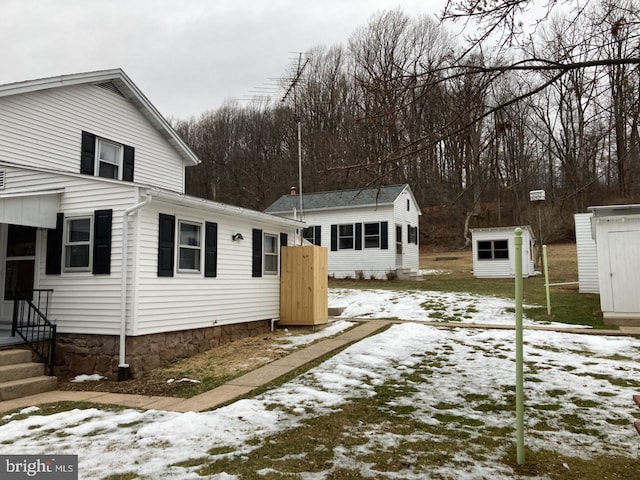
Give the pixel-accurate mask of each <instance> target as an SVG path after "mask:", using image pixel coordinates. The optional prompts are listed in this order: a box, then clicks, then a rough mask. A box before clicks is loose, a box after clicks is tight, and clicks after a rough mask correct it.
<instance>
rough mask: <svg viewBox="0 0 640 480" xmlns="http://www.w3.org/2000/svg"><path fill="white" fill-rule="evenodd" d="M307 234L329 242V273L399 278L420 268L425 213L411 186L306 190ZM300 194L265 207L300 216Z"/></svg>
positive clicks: (318, 242) (311, 238) (325, 243)
mask: <svg viewBox="0 0 640 480" xmlns="http://www.w3.org/2000/svg"><path fill="white" fill-rule="evenodd" d="M302 202H303V213H302V218H303V219H304V221H305V222H306V224H307V227H306V228H305V229H304V231H303V236H304V238H305V239H306V240H307V241H308V242H310V243H312V244H314V245H321V246H326V247H329V252H328V262H329V267H328V272H329V275H331V276H334V277H336V278H345V277H351V278H357V277H364V278H372V277H375V278H381V279H384V278H387V276H388V275H389V274H390V273H391V272H393V273H394V274H397V275H398V276H399V277H401V278H402V277H403V276H406V275H409V274H410V273H411V272H417V271H418V268H419V262H420V258H419V246H420V240H419V234H418V222H419V217H420V215H421V213H420V208H419V207H418V204H417V202H416V199H415V197H414V196H413V193H412V192H411V188H410V187H409V185H407V184H404V185H390V186H383V187H372V188H363V189H353V190H338V191H331V192H319V193H305V194H303V196H302ZM299 205H300V197H299V196H298V195H296V194H295V193H294V194H292V195H283V196H282V197H280V198H279V199H278V200H276V201H275V202H274V203H273V204H271V205H270V206H269V207H268V208H267V209H266V210H265V212H267V213H271V214H275V215H279V216H282V217H287V218H297V217H299V213H300V212H299V210H300V209H299Z"/></svg>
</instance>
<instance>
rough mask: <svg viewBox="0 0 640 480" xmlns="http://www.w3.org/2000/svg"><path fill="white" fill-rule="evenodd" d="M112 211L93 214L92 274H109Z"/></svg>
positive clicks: (97, 211)
mask: <svg viewBox="0 0 640 480" xmlns="http://www.w3.org/2000/svg"><path fill="white" fill-rule="evenodd" d="M112 217H113V210H96V211H95V212H94V214H93V273H94V274H106V275H108V274H110V273H111V223H112Z"/></svg>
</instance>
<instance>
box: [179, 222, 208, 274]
mask: <svg viewBox="0 0 640 480" xmlns="http://www.w3.org/2000/svg"><path fill="white" fill-rule="evenodd" d="M182 225H192V226H195V227H198V245H197V246H194V245H183V244H182V243H181V242H180V233H181V230H182ZM202 235H203V228H202V222H198V221H193V220H185V219H182V218H179V219H178V224H177V228H176V243H175V245H176V260H175V268H176V273H186V274H202V273H203V268H202V261H203V255H202V251H203V244H204V242H203V238H202ZM183 249H188V250H197V251H198V252H199V255H198V265H197V267H198V268H197V269H193V268H180V258H181V253H182V250H183Z"/></svg>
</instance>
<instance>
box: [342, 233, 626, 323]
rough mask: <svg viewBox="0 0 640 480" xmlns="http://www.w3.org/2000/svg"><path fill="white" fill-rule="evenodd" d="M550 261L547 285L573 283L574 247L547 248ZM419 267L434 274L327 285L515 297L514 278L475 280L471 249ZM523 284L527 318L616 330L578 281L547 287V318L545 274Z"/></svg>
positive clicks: (427, 258) (436, 256) (425, 258)
mask: <svg viewBox="0 0 640 480" xmlns="http://www.w3.org/2000/svg"><path fill="white" fill-rule="evenodd" d="M548 258H549V283H550V284H553V283H567V282H577V280H578V267H577V257H576V246H575V244H558V245H549V246H548ZM420 268H421V269H425V270H430V271H435V272H434V273H433V274H430V275H427V276H425V280H424V281H422V282H415V281H400V280H394V281H386V280H349V279H330V280H329V287H333V288H357V289H367V288H371V289H374V288H375V289H391V290H435V291H440V292H467V293H475V294H478V295H491V296H498V297H505V298H514V290H515V287H514V280H513V279H508V278H495V279H488V278H475V277H474V276H473V260H472V257H471V250H470V249H469V250H456V251H449V252H431V253H425V254H422V255H421V257H420ZM539 270H542V269H541V268H540V269H539ZM523 283H524V287H523V295H524V303H525V308H524V314H525V315H526V316H527V317H528V318H530V319H531V320H538V321H551V322H560V323H567V324H579V325H590V326H592V327H593V328H600V329H602V328H606V329H614V330H615V329H617V327H615V326H609V325H605V324H604V323H603V321H602V312H601V311H600V297H599V296H598V295H593V294H585V293H578V285H577V283H576V284H574V285H563V286H552V287H550V293H551V315H548V314H547V307H546V292H545V286H544V276H543V275H538V276H534V277H529V278H525V279H524V280H523Z"/></svg>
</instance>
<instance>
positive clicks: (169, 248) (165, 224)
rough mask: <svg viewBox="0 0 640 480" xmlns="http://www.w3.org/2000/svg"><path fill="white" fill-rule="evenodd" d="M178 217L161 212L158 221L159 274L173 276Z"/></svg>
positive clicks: (160, 275)
mask: <svg viewBox="0 0 640 480" xmlns="http://www.w3.org/2000/svg"><path fill="white" fill-rule="evenodd" d="M175 233H176V217H174V216H173V215H165V214H164V213H161V214H160V217H159V221H158V276H159V277H173V262H174V249H175V243H174V242H175Z"/></svg>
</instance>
